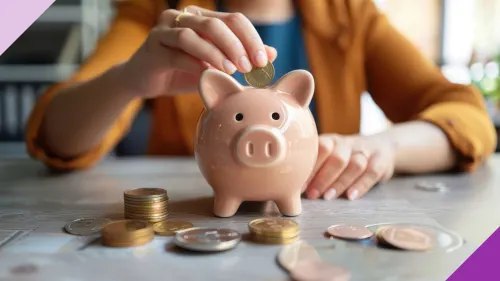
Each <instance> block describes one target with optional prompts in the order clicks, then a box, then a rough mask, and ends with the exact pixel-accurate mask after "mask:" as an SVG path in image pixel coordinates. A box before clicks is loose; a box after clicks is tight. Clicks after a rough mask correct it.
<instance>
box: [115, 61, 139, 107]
mask: <svg viewBox="0 0 500 281" xmlns="http://www.w3.org/2000/svg"><path fill="white" fill-rule="evenodd" d="M107 74H108V75H109V79H110V84H111V85H113V87H112V88H113V90H112V94H113V95H115V96H117V98H119V99H121V100H125V101H132V100H134V99H137V98H140V97H141V96H142V93H141V92H140V91H139V89H138V87H134V86H133V85H132V83H130V81H132V79H131V77H129V75H128V71H127V67H126V62H125V63H120V64H116V65H114V66H113V67H112V68H110V69H109V71H108V73H107Z"/></svg>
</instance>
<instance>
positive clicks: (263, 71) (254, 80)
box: [243, 62, 274, 88]
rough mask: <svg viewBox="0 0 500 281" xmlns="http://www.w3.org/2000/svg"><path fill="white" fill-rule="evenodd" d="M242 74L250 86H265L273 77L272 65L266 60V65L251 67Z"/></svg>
mask: <svg viewBox="0 0 500 281" xmlns="http://www.w3.org/2000/svg"><path fill="white" fill-rule="evenodd" d="M243 76H244V77H245V81H247V83H248V84H249V85H250V86H253V87H258V88H262V87H265V86H267V85H269V84H270V83H271V82H272V81H273V79H274V65H273V64H272V63H271V62H268V63H267V65H266V66H264V67H257V68H253V69H252V70H251V71H250V72H247V73H245V74H244V75H243Z"/></svg>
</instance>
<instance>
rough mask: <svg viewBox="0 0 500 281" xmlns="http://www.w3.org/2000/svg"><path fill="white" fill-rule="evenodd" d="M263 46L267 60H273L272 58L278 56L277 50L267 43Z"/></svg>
mask: <svg viewBox="0 0 500 281" xmlns="http://www.w3.org/2000/svg"><path fill="white" fill-rule="evenodd" d="M264 47H265V48H266V52H267V57H268V58H269V61H270V62H274V60H275V59H276V58H277V57H278V51H277V50H276V49H275V48H273V47H269V46H267V45H265V46H264Z"/></svg>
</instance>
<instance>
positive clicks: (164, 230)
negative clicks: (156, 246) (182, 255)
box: [153, 221, 193, 236]
mask: <svg viewBox="0 0 500 281" xmlns="http://www.w3.org/2000/svg"><path fill="white" fill-rule="evenodd" d="M191 227H193V224H192V223H190V222H187V221H162V222H157V223H155V224H153V229H154V231H155V233H156V234H158V235H164V236H170V235H174V234H175V233H176V232H177V231H179V230H183V229H188V228H191Z"/></svg>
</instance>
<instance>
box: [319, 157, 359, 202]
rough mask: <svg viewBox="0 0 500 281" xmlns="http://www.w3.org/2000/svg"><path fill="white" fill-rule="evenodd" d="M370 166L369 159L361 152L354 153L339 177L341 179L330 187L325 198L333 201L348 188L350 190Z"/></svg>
mask: <svg viewBox="0 0 500 281" xmlns="http://www.w3.org/2000/svg"><path fill="white" fill-rule="evenodd" d="M367 165H368V158H367V157H366V156H365V155H364V154H362V153H359V152H354V153H353V154H352V155H351V158H350V160H349V164H348V165H347V167H346V168H345V170H344V171H343V172H342V174H341V175H340V176H339V178H338V179H337V180H336V181H335V182H334V183H333V184H332V185H331V186H330V188H329V189H328V190H327V191H326V192H325V194H324V195H323V198H324V199H325V200H332V199H334V198H336V197H337V196H340V195H342V194H343V193H344V192H345V191H346V189H347V188H349V187H350V186H351V185H352V184H353V183H354V181H355V180H356V179H357V178H359V177H360V176H361V175H362V174H363V172H364V171H365V170H366V167H367Z"/></svg>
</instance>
